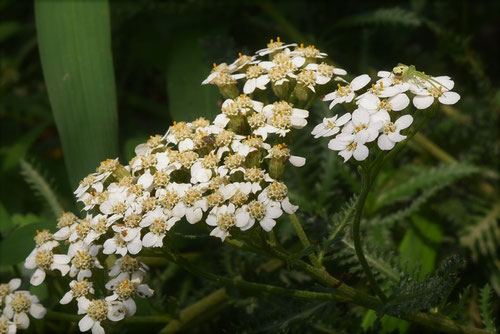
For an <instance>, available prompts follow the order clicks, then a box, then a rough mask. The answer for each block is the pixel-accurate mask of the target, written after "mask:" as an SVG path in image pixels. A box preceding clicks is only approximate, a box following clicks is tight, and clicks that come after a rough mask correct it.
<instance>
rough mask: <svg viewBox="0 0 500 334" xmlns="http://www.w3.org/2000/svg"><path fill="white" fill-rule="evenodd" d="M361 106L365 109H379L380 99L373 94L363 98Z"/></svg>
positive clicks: (360, 102)
mask: <svg viewBox="0 0 500 334" xmlns="http://www.w3.org/2000/svg"><path fill="white" fill-rule="evenodd" d="M358 104H359V106H360V107H361V108H365V109H377V108H378V105H379V104H380V99H379V98H378V97H377V96H376V95H373V94H368V95H365V96H363V97H362V98H361V99H360V100H359V102H358Z"/></svg>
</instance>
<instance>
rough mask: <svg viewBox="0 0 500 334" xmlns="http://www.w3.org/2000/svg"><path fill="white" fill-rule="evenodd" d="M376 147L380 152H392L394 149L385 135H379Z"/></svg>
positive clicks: (392, 143)
mask: <svg viewBox="0 0 500 334" xmlns="http://www.w3.org/2000/svg"><path fill="white" fill-rule="evenodd" d="M377 144H378V147H380V149H381V150H384V151H388V150H392V148H393V147H394V145H395V144H394V142H392V141H390V140H389V137H387V135H380V137H378V140H377Z"/></svg>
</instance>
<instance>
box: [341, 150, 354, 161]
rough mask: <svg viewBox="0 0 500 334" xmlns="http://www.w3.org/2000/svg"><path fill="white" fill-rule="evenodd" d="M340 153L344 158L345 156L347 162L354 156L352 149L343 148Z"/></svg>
mask: <svg viewBox="0 0 500 334" xmlns="http://www.w3.org/2000/svg"><path fill="white" fill-rule="evenodd" d="M339 155H340V156H341V157H342V158H344V162H346V161H347V160H349V159H351V157H352V151H348V150H343V151H340V152H339Z"/></svg>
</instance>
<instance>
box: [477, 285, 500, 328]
mask: <svg viewBox="0 0 500 334" xmlns="http://www.w3.org/2000/svg"><path fill="white" fill-rule="evenodd" d="M492 296H493V289H491V287H490V286H489V285H488V284H486V285H485V286H484V287H483V288H482V289H481V291H480V292H479V310H480V314H481V319H482V320H483V324H484V327H486V329H487V330H489V331H490V332H492V333H498V331H497V329H496V328H495V318H494V317H493V313H492V307H491V298H492Z"/></svg>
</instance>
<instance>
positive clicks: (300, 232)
mask: <svg viewBox="0 0 500 334" xmlns="http://www.w3.org/2000/svg"><path fill="white" fill-rule="evenodd" d="M290 221H291V222H292V225H293V227H294V228H295V231H296V232H297V236H298V237H299V239H300V242H301V243H302V246H304V248H308V247H311V243H310V242H309V239H308V238H307V235H306V232H304V229H303V228H302V225H301V224H300V221H299V218H297V216H296V215H295V214H291V215H290ZM309 260H310V261H311V263H312V264H313V265H314V266H315V267H318V268H321V267H322V265H321V262H319V260H318V258H317V257H316V254H314V253H311V254H309Z"/></svg>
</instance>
